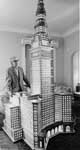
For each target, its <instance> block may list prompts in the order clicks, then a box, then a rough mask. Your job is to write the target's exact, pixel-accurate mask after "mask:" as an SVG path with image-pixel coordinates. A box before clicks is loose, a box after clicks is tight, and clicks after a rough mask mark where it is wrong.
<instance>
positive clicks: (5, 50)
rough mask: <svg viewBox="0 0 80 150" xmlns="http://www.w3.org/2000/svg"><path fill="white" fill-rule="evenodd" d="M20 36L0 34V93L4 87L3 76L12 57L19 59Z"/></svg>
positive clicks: (7, 33)
mask: <svg viewBox="0 0 80 150" xmlns="http://www.w3.org/2000/svg"><path fill="white" fill-rule="evenodd" d="M21 38H22V35H21V34H17V33H9V32H0V91H1V90H2V89H3V87H4V85H5V74H6V70H7V68H8V67H9V66H10V63H9V59H10V57H12V56H17V57H18V58H19V59H20V58H21Z"/></svg>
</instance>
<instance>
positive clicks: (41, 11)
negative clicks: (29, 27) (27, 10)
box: [36, 0, 46, 16]
mask: <svg viewBox="0 0 80 150" xmlns="http://www.w3.org/2000/svg"><path fill="white" fill-rule="evenodd" d="M40 14H43V15H45V16H46V11H45V8H44V3H43V0H39V1H38V7H37V11H36V16H37V15H40Z"/></svg>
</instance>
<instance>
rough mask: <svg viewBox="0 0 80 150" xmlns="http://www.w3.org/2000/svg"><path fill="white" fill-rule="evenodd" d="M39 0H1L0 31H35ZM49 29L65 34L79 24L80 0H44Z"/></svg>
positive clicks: (51, 31) (50, 31)
mask: <svg viewBox="0 0 80 150" xmlns="http://www.w3.org/2000/svg"><path fill="white" fill-rule="evenodd" d="M37 3H38V0H0V31H3V30H4V31H13V32H20V33H21V32H22V33H33V32H34V23H35V19H36V17H35V12H36V9H37ZM44 4H45V9H46V13H47V16H46V19H47V23H48V31H49V33H50V34H52V35H54V34H56V35H61V36H62V35H64V34H65V33H67V32H68V31H70V30H72V29H76V28H77V27H78V25H79V0H44Z"/></svg>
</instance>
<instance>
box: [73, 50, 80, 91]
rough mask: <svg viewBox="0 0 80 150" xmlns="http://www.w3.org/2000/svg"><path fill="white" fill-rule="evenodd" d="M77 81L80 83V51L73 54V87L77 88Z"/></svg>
mask: <svg viewBox="0 0 80 150" xmlns="http://www.w3.org/2000/svg"><path fill="white" fill-rule="evenodd" d="M77 83H80V52H76V53H75V54H74V55H73V88H74V90H75V88H76V85H77Z"/></svg>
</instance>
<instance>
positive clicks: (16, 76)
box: [6, 56, 30, 94]
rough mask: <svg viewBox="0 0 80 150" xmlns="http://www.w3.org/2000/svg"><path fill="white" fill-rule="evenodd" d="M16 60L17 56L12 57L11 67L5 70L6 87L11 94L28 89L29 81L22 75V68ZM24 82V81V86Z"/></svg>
mask: <svg viewBox="0 0 80 150" xmlns="http://www.w3.org/2000/svg"><path fill="white" fill-rule="evenodd" d="M18 61H19V60H18V58H17V57H15V56H14V57H12V58H11V59H10V62H11V67H10V68H9V69H8V71H7V76H6V80H7V87H8V91H9V92H11V94H14V93H15V92H21V91H30V83H29V81H28V80H27V77H26V76H25V75H24V72H23V69H22V68H21V67H20V66H18ZM24 83H26V86H25V85H24Z"/></svg>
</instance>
